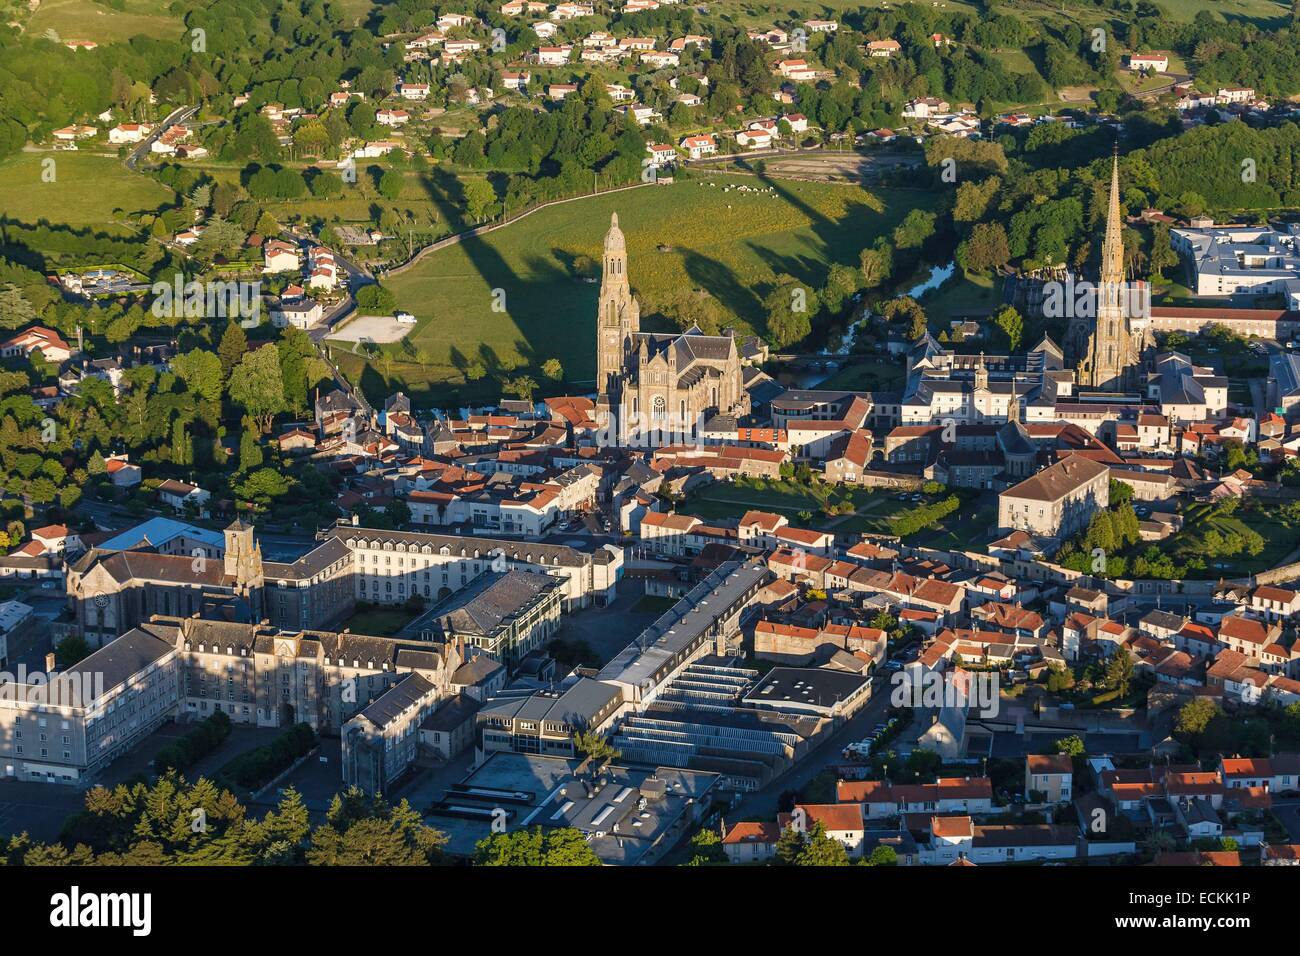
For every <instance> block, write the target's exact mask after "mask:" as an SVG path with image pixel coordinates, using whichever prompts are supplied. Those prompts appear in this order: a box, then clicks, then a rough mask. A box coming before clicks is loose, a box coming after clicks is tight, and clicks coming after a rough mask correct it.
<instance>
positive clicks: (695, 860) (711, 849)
mask: <svg viewBox="0 0 1300 956" xmlns="http://www.w3.org/2000/svg"><path fill="white" fill-rule="evenodd" d="M726 862H727V853H726V851H725V850H723V849H722V838H721V837H720V836H718V833H717V831H716V830H713V829H711V828H709V827H705V828H703V829H702V830H698V831H696V833H695V835H694V836H692V837H691V859H690V861H689V862H688V863H687V864H686V865H687V866H715V865H717V864H719V863H726Z"/></svg>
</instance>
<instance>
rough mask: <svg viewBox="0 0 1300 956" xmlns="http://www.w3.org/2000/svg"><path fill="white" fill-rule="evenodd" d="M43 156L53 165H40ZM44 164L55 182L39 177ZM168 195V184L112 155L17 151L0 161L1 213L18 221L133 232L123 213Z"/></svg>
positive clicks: (161, 200)
mask: <svg viewBox="0 0 1300 956" xmlns="http://www.w3.org/2000/svg"><path fill="white" fill-rule="evenodd" d="M46 160H52V161H53V163H54V166H53V167H46V166H45V165H43V164H44V163H45V161H46ZM47 168H52V169H53V172H54V181H53V182H46V181H45V180H44V179H43V178H42V173H43V172H44V171H45V169H47ZM172 199H173V194H172V192H171V190H169V189H168V188H167V187H166V186H163V185H162V184H161V183H158V182H155V181H154V180H152V179H149V178H148V177H146V176H144V175H143V174H140V173H133V172H131V171H130V170H128V169H127V168H126V167H125V166H123V165H122V161H121V160H120V159H118V158H117V157H115V156H114V157H109V156H98V155H92V154H90V153H84V152H51V153H21V154H19V155H17V156H11V157H10V158H8V159H6V160H4V161H3V162H0V214H2V215H3V216H4V217H5V218H7V219H14V220H17V221H19V222H26V223H35V222H39V221H40V220H42V219H44V220H48V221H49V222H50V223H54V224H58V223H66V224H67V225H70V226H78V227H80V226H93V227H95V228H98V229H104V230H106V231H118V230H130V231H134V227H133V226H130V225H128V224H127V223H126V222H125V218H124V215H123V214H124V213H133V212H138V211H141V210H154V209H157V208H158V207H159V206H160V205H162V204H164V203H169V202H171V201H172ZM115 210H120V212H116V211H115Z"/></svg>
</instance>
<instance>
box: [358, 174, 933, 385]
mask: <svg viewBox="0 0 1300 956" xmlns="http://www.w3.org/2000/svg"><path fill="white" fill-rule="evenodd" d="M728 183H733V184H737V185H739V184H744V185H748V186H755V185H760V184H761V185H764V186H766V185H768V183H765V182H764V181H763V180H761V179H755V177H752V176H726V175H707V176H701V177H698V178H692V179H690V180H682V181H680V182H678V183H675V184H673V185H670V186H659V187H647V188H643V189H637V190H632V191H629V192H623V193H617V194H614V195H609V196H599V197H594V198H591V199H586V200H582V201H579V202H573V203H567V204H564V205H560V206H554V207H551V208H548V209H545V210H543V211H541V212H539V213H536V214H534V215H532V216H530V217H528V218H527V219H524V220H522V221H521V222H519V223H516V224H514V225H512V226H509V227H507V228H505V229H502V230H499V231H497V232H494V233H490V234H488V235H487V236H484V237H482V238H479V239H475V240H472V241H470V242H465V243H461V244H459V245H456V246H452V247H449V248H447V249H443V250H440V251H438V252H437V253H434V254H433V255H430V256H429V257H427V258H426V259H425V260H424V261H422V262H421V263H420V264H419V265H418V266H417V267H415V268H413V269H411V270H410V271H409V272H406V273H403V274H402V275H400V276H394V277H391V278H390V279H388V280H387V282H386V284H387V285H388V286H389V287H390V288H391V289H392V290H393V292H395V293H396V295H397V303H398V307H399V308H401V309H404V310H407V311H409V312H411V313H413V314H414V315H415V316H416V318H417V319H418V321H419V324H418V325H417V327H416V328H415V330H414V331H413V332H412V333H411V335H410V336H409V339H410V340H411V345H412V347H414V348H416V349H423V350H427V353H428V355H427V357H428V364H427V366H423V367H422V366H420V365H419V364H417V363H415V362H413V361H411V360H410V358H409V357H405V358H406V360H405V361H402V359H403V358H404V356H403V355H402V353H401V351H400V348H399V347H395V346H394V347H391V348H392V349H393V355H394V356H395V357H396V358H397V359H398V361H396V362H394V363H393V367H392V369H391V374H392V379H393V386H392V387H399V388H402V389H404V390H405V391H406V392H407V394H408V395H411V396H412V397H413V399H414V400H415V401H417V402H419V403H421V404H435V403H437V402H442V401H446V400H449V399H453V398H461V399H464V398H465V397H466V394H467V392H469V393H471V394H472V393H473V392H474V391H475V389H474V388H473V386H472V385H471V386H470V388H469V389H466V388H465V386H466V385H467V383H466V380H465V377H464V375H463V369H464V367H465V365H466V364H467V362H470V361H478V362H481V363H482V364H483V366H484V367H485V368H486V369H487V370H488V372H489V376H488V380H486V381H485V382H483V383H482V385H481V386H480V387H479V389H478V391H483V390H485V389H486V390H490V392H491V393H493V394H494V393H495V391H496V382H495V381H493V379H495V377H496V376H497V375H498V374H505V373H507V372H510V371H511V370H512V369H516V368H517V369H528V370H531V372H530V374H533V377H534V378H539V377H538V375H537V374H536V370H537V369H538V368H539V367H540V366H541V365H542V363H544V362H545V361H546V360H547V359H548V358H552V357H555V358H558V359H559V360H560V361H561V363H562V364H563V365H564V369H565V373H566V378H567V383H562V384H559V385H557V386H555V387H556V388H557V390H561V389H573V388H577V389H579V390H581V389H584V388H589V387H590V386H591V385H592V384H593V379H594V364H595V329H594V323H595V307H596V297H597V294H598V291H599V284H598V282H594V281H587V280H585V279H584V278H583V277H582V276H580V275H579V274H578V273H577V272H576V271H575V264H577V263H579V262H580V259H585V260H589V261H591V262H595V263H598V262H599V260H600V254H601V241H602V239H603V238H604V235H605V232H606V230H607V229H608V228H609V220H610V214H611V213H613V212H615V211H617V212H618V214H619V222H620V224H621V226H622V228H623V232H624V233H625V235H626V236H627V240H628V251H629V259H630V261H629V275H630V278H631V280H632V285H633V289H634V290H635V292H636V293H637V295H638V296H639V298H640V299H641V304H642V315H643V327H653V326H654V324H655V323H654V322H653V321H652V320H651V319H650V318H649V317H650V316H652V315H653V313H654V312H655V311H656V307H657V304H659V303H662V302H664V301H665V300H666V299H667V298H669V297H670V296H672V295H674V294H676V293H677V292H678V291H680V290H683V289H692V288H698V289H705V290H707V291H708V292H710V293H711V294H712V295H714V296H715V297H717V298H718V300H719V301H720V302H721V303H722V305H723V306H725V307H726V308H727V309H728V310H729V311H730V312H731V313H732V314H734V315H735V316H737V318H738V320H739V321H738V322H737V326H738V328H739V329H740V330H742V331H744V330H751V329H752V330H754V331H758V332H760V333H761V332H764V331H765V326H764V312H763V306H762V299H763V296H764V295H765V294H766V293H767V292H768V291H769V290H770V289H771V287H772V285H773V284H774V280H776V279H777V278H778V277H780V276H785V275H789V276H793V277H794V278H795V279H797V280H799V281H801V282H806V283H809V284H810V285H811V286H813V287H817V286H820V285H821V284H822V282H823V281H824V279H825V275H826V271H827V269H828V268H829V266H830V265H831V263H834V262H839V263H843V264H846V265H855V264H856V263H857V261H858V253H859V250H861V249H862V248H863V247H864V246H866V245H869V244H870V243H871V242H873V241H874V240H875V238H876V237H877V236H880V235H885V234H887V233H888V232H889V231H891V230H892V229H893V228H894V226H895V225H896V224H897V223H898V222H899V220H901V219H902V217H903V216H904V215H906V213H907V212H908V211H909V210H910V209H912V208H915V207H918V206H921V207H925V206H929V205H930V204H932V203H933V201H934V197H933V196H931V195H929V194H927V193H923V192H915V191H898V190H894V191H890V190H881V191H868V190H866V189H863V188H861V187H859V186H853V185H841V184H828V183H804V182H792V181H788V180H779V179H772V180H770V185H772V186H773V187H775V189H776V194H775V195H771V194H744V193H737V192H724V191H723V189H722V188H721V187H722V186H723V185H725V184H728ZM494 289H495V290H500V292H499V293H498V295H497V296H496V297H495V298H494V296H493V290H494ZM494 302H495V303H503V305H504V311H494V309H493V305H494ZM338 354H339V353H338V352H337V351H336V355H338ZM340 357H341V358H342V362H343V367H344V371H345V372H347V373H348V374H350V375H354V376H355V374H356V373H357V372H359V371H361V370H362V369H361V366H362V360H361V359H359V358H357V357H354V356H347V355H342V356H340ZM382 378H383V376H381V375H380V374H379V373H378V371H377V370H375V369H371V370H370V371H369V372H368V373H367V374H366V375H365V376H364V377H363V379H362V386H363V388H366V390H367V392H368V393H369V392H372V391H373V392H374V393H375V394H380V393H381V392H382V393H384V394H386V391H384V390H385V388H386V386H384V384H383V382H382ZM539 381H540V378H539Z"/></svg>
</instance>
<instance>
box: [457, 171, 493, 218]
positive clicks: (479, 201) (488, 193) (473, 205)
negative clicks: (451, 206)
mask: <svg viewBox="0 0 1300 956" xmlns="http://www.w3.org/2000/svg"><path fill="white" fill-rule="evenodd" d="M496 199H497V194H496V190H495V189H493V188H492V184H491V183H490V182H488V181H487V180H486V179H470V180H467V181H466V182H465V210H466V211H467V212H468V213H469V218H470V221H471V222H482V221H483V220H484V219H486V218H487V215H488V212H489V210H491V208H492V205H493V203H495V202H496Z"/></svg>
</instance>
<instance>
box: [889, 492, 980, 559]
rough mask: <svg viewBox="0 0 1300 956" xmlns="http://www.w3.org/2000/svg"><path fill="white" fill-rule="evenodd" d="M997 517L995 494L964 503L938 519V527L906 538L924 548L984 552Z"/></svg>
mask: <svg viewBox="0 0 1300 956" xmlns="http://www.w3.org/2000/svg"><path fill="white" fill-rule="evenodd" d="M997 520H998V501H997V498H996V497H990V498H984V499H981V500H980V501H978V502H967V503H966V504H964V505H963V506H962V507H961V508H960V509H958V510H957V511H956V512H954V513H953V514H951V515H949V516H948V517H947V518H945V519H944V520H943V521H941V522H939V525H938V527H935V528H931V529H930V530H929V531H922V532H920V533H919V534H917V535H914V536H912V537H911V538H909V539H908V543H909V544H915V545H918V546H920V547H923V548H941V549H943V550H946V551H972V550H973V551H983V550H984V548H983V546H984V544H986V543H987V542H988V541H990V540H992V539H990V538H989V531H990V529H991V528H992V527H993V525H994V523H996V521H997Z"/></svg>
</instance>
